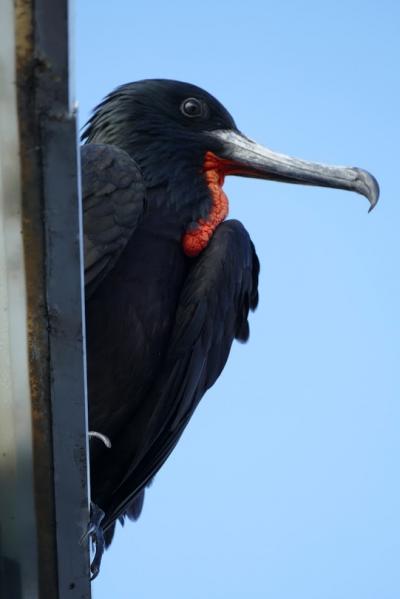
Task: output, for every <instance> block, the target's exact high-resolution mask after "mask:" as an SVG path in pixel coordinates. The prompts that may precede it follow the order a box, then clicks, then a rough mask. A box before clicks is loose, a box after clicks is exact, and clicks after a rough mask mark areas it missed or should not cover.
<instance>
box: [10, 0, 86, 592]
mask: <svg viewBox="0 0 400 599" xmlns="http://www.w3.org/2000/svg"><path fill="white" fill-rule="evenodd" d="M69 11H70V3H69V2H68V0H35V1H34V0H15V1H13V0H3V1H2V2H1V5H0V27H1V29H0V46H1V57H2V58H1V63H0V67H1V81H0V100H1V104H0V134H1V135H0V138H1V139H0V145H1V147H0V152H1V153H0V155H1V161H0V201H1V202H0V402H1V403H0V478H1V480H0V485H1V493H0V596H1V597H2V598H3V597H5V598H6V599H14V597H15V599H20V598H21V599H22V598H23V599H26V598H27V599H31V598H32V599H37V598H40V599H50V598H51V599H66V598H71V599H75V598H76V599H78V598H79V599H89V598H90V582H89V576H88V572H89V564H88V551H87V548H85V547H82V545H80V543H79V541H80V538H81V535H82V533H83V532H84V530H85V527H86V523H87V518H88V499H87V498H88V449H87V435H86V432H87V412H86V382H85V334H84V318H83V305H84V303H83V276H82V219H81V199H80V193H79V188H80V185H79V172H80V168H79V155H78V146H77V135H76V116H75V112H74V106H73V101H72V97H71V96H72V94H71V88H70V84H69V77H70V74H71V64H70V59H69V53H70V44H69V18H70V16H69V15H70V13H69ZM15 81H16V82H17V85H16V86H15Z"/></svg>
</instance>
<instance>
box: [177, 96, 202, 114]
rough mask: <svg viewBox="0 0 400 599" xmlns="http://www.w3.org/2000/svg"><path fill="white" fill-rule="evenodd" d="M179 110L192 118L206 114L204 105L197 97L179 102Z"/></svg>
mask: <svg viewBox="0 0 400 599" xmlns="http://www.w3.org/2000/svg"><path fill="white" fill-rule="evenodd" d="M181 112H182V114H184V115H185V116H188V117H189V118H191V119H193V118H196V117H201V116H206V107H205V105H204V104H203V102H201V101H200V100H198V99H197V98H187V99H186V100H183V102H182V104H181Z"/></svg>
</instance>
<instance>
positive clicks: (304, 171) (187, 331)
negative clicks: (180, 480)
mask: <svg viewBox="0 0 400 599" xmlns="http://www.w3.org/2000/svg"><path fill="white" fill-rule="evenodd" d="M82 138H83V140H85V142H86V144H85V145H84V146H83V147H82V174H83V175H82V181H83V206H84V233H85V283H86V327H87V364H88V389H89V422H90V428H91V429H93V430H94V431H98V432H99V433H101V434H103V435H106V436H107V437H108V438H109V439H110V441H111V443H112V447H111V448H107V447H105V446H104V445H103V444H102V443H100V442H98V441H92V443H91V492H92V499H93V502H94V504H96V506H98V508H100V510H98V509H97V508H96V507H95V505H94V506H93V510H94V512H93V514H92V518H93V526H92V528H91V530H92V531H94V537H95V539H97V542H98V551H97V555H96V558H95V561H94V563H93V564H92V572H93V573H94V575H95V574H96V573H97V571H98V568H99V563H100V558H101V552H102V547H101V545H102V542H101V532H102V530H104V532H105V537H106V542H107V543H108V544H109V543H110V542H111V540H112V537H113V534H114V528H115V524H116V521H117V520H118V519H119V520H120V521H122V522H123V520H124V517H125V516H128V517H129V518H131V519H136V518H137V517H138V516H139V514H140V511H141V508H142V504H143V498H144V490H145V487H146V486H147V485H148V484H149V483H150V482H151V480H152V478H153V477H154V475H155V474H156V472H157V471H158V470H159V468H160V467H161V466H162V465H163V463H164V462H165V460H166V459H167V458H168V456H169V454H170V453H171V451H172V450H173V448H174V447H175V445H176V443H177V442H178V440H179V437H180V436H181V434H182V432H183V430H184V428H185V426H186V424H187V423H188V421H189V419H190V418H191V416H192V414H193V412H194V410H195V408H196V406H197V404H198V403H199V401H200V399H201V398H202V396H203V395H204V393H205V392H206V391H207V389H208V388H209V387H211V386H212V385H213V384H214V382H215V381H216V379H217V378H218V376H219V375H220V374H221V371H222V369H223V368H224V365H225V362H226V360H227V358H228V355H229V351H230V348H231V345H232V342H233V340H234V339H238V340H239V341H242V342H244V341H247V339H248V337H249V325H248V314H249V310H254V309H255V308H256V306H257V301H258V292H257V283H258V273H259V262H258V259H257V255H256V252H255V250H254V246H253V243H252V242H251V240H250V237H249V235H248V233H247V231H246V230H245V228H244V227H243V225H242V224H241V223H240V222H238V221H235V220H225V217H226V216H227V213H228V200H227V197H226V195H225V193H224V192H223V190H222V185H223V182H224V177H225V176H226V175H241V176H244V177H258V178H262V179H272V180H275V181H282V182H287V183H298V184H306V185H319V186H324V187H336V188H341V189H347V190H352V191H356V192H358V193H361V194H363V195H365V196H366V197H367V198H368V199H369V202H370V204H371V209H372V208H373V206H374V205H375V204H376V202H377V200H378V194H379V190H378V185H377V183H376V181H375V179H374V178H373V177H372V176H371V175H370V174H369V173H367V172H366V171H363V170H360V169H358V168H344V167H328V166H324V165H321V164H313V163H309V162H305V161H302V160H297V159H294V158H290V157H288V156H285V155H282V154H276V153H274V152H272V151H270V150H268V149H266V148H263V147H262V146H260V145H258V144H256V143H255V142H253V141H251V140H250V139H248V138H247V137H245V136H244V135H243V134H242V133H240V131H239V130H238V129H237V127H236V125H235V122H234V120H233V118H232V116H231V115H230V114H229V112H228V111H227V110H226V109H225V108H224V107H223V106H222V105H221V104H220V103H219V102H218V101H217V100H216V99H215V98H214V97H212V96H211V95H210V94H208V93H207V92H205V91H204V90H202V89H200V88H198V87H196V86H194V85H190V84H187V83H181V82H178V81H170V80H162V79H157V80H145V81H139V82H136V83H129V84H126V85H122V86H121V87H119V88H117V89H116V90H115V91H114V92H112V93H111V94H110V95H109V96H107V97H106V98H105V100H104V101H103V102H102V103H101V104H100V105H99V106H97V108H96V109H95V111H94V113H93V116H92V117H91V119H90V120H89V122H88V124H87V126H86V129H85V131H84V133H83V136H82ZM101 510H102V511H103V512H104V519H103V521H102V523H101V526H97V525H99V524H100V520H101V517H98V516H99V514H102V512H101ZM96 514H97V518H96Z"/></svg>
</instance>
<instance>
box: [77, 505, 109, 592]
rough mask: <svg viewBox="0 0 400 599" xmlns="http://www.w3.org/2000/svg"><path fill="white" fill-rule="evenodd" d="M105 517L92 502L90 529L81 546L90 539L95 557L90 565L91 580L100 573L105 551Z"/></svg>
mask: <svg viewBox="0 0 400 599" xmlns="http://www.w3.org/2000/svg"><path fill="white" fill-rule="evenodd" d="M104 516H105V514H104V512H103V510H102V509H100V508H99V507H98V506H97V505H96V504H95V503H93V501H91V502H90V520H89V524H88V528H87V531H86V532H85V534H84V535H83V537H82V539H81V544H83V543H84V542H85V541H86V539H88V538H89V539H90V540H91V542H92V547H93V548H94V557H93V560H92V562H91V564H90V573H91V576H90V580H94V579H95V578H96V576H97V575H98V573H99V572H100V565H101V560H102V557H103V553H104V549H105V542H104V532H103V528H102V526H101V523H102V521H103V518H104Z"/></svg>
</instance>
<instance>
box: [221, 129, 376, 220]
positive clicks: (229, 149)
mask: <svg viewBox="0 0 400 599" xmlns="http://www.w3.org/2000/svg"><path fill="white" fill-rule="evenodd" d="M209 135H210V136H211V137H212V138H213V139H215V140H218V142H219V144H218V146H219V148H221V149H219V150H218V151H217V153H216V154H217V156H216V157H217V158H218V159H220V160H221V167H222V172H223V174H224V175H240V176H243V177H256V178H259V179H271V180H273V181H282V182H285V183H296V184H300V185H315V186H320V187H335V188H337V189H348V190H350V191H355V192H357V193H360V194H362V195H363V196H365V197H366V198H367V199H368V200H369V203H370V209H369V210H370V211H371V210H372V208H374V206H375V205H376V203H377V201H378V198H379V185H378V182H377V181H376V179H375V178H374V177H373V176H372V175H371V174H370V173H368V172H367V171H364V170H362V169H360V168H356V167H351V168H349V167H344V166H327V165H325V164H318V163H316V162H307V161H305V160H299V159H298V158H292V157H291V156H286V155H285V154H278V153H276V152H273V151H272V150H269V149H268V148H264V147H263V146H261V145H259V144H258V143H256V142H254V141H252V140H251V139H249V138H247V137H246V136H244V135H242V134H241V133H239V132H236V131H232V130H216V131H211V132H210V133H209Z"/></svg>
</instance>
